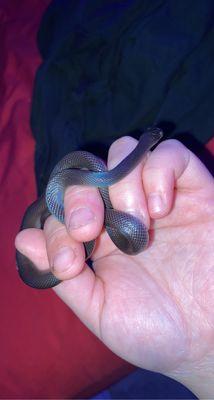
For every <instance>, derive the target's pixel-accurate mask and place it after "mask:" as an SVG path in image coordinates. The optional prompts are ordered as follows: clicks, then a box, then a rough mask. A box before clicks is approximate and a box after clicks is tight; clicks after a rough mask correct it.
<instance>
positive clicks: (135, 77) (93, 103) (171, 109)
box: [31, 0, 214, 193]
mask: <svg viewBox="0 0 214 400" xmlns="http://www.w3.org/2000/svg"><path fill="white" fill-rule="evenodd" d="M213 21H214V1H213V0H204V1H201V0H195V1H194V2H192V0H180V1H174V0H152V1H151V0H144V1H142V0H133V1H131V0H126V1H123V0H121V1H119V0H117V1H116V0H88V1H87V0H78V1H76V0H54V1H53V2H52V3H51V5H50V6H49V8H48V9H47V12H46V13H45V15H44V18H43V21H42V24H41V27H40V30H39V34H38V45H39V49H40V52H41V55H42V58H43V62H42V64H41V66H40V68H39V70H38V73H37V76H36V82H35V87H34V95H33V107H32V118H31V122H32V130H33V134H34V137H35V139H36V176H37V185H38V187H39V192H40V193H41V191H42V190H43V189H44V185H45V184H46V181H47V178H48V176H49V174H50V171H51V169H52V168H53V166H54V165H55V164H56V162H57V161H58V160H59V159H60V158H61V157H62V156H63V155H65V154H66V153H68V152H70V151H73V150H76V149H79V148H80V147H81V148H83V147H85V148H87V149H89V150H94V149H95V151H96V153H98V152H99V149H101V148H103V147H102V146H103V145H104V144H106V145H108V144H110V143H111V142H112V140H113V139H115V138H117V137H119V136H121V135H124V134H127V133H129V132H132V130H136V129H138V128H141V127H147V126H148V125H152V124H159V125H161V126H163V127H164V128H165V131H166V133H167V136H168V137H169V136H175V135H178V134H179V135H180V134H185V135H186V134H191V135H193V136H194V137H195V138H197V140H199V141H200V143H205V142H206V141H207V140H208V139H209V138H211V136H212V135H213V127H214V113H213V104H214V74H213V71H214V49H213V43H214V26H213Z"/></svg>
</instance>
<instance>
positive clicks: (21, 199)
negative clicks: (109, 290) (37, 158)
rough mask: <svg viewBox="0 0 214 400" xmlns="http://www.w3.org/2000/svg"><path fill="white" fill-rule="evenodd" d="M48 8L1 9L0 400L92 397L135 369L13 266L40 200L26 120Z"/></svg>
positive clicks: (20, 4)
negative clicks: (24, 222)
mask: <svg viewBox="0 0 214 400" xmlns="http://www.w3.org/2000/svg"><path fill="white" fill-rule="evenodd" d="M49 1H50V0H31V1H29V0H22V1H20V0H14V1H12V2H11V1H8V0H1V2H0V20H1V24H0V27H1V28H0V29H1V58H0V72H1V90H0V109H1V118H0V165H1V168H0V183H1V186H0V187H1V190H0V221H1V225H0V230H1V232H0V238H1V240H0V254H1V307H0V320H1V327H0V346H1V351H0V355H1V361H0V398H16V399H18V398H21V399H24V398H26V399H29V398H77V397H85V396H91V395H93V394H94V393H96V392H97V391H100V390H102V389H103V388H104V387H106V386H108V385H109V384H110V383H112V382H113V381H115V380H116V379H118V378H119V377H121V376H122V375H124V374H125V373H127V372H128V371H129V370H130V369H131V367H130V366H129V365H128V364H126V363H125V362H124V361H122V360H120V359H119V358H118V357H116V356H115V355H113V354H112V353H111V352H110V351H109V350H108V349H107V348H106V347H105V346H104V345H102V343H101V342H100V341H99V340H98V339H96V337H95V336H93V335H92V334H91V333H90V332H89V331H88V330H87V328H85V327H84V326H83V324H82V323H81V322H80V321H79V320H78V319H77V318H76V317H75V315H74V314H73V313H72V312H71V311H70V310H69V309H68V308H67V306H65V305H64V304H63V303H62V302H61V301H60V300H59V299H58V298H57V297H56V295H55V294H54V293H53V292H52V290H48V291H37V290H33V289H30V288H28V287H27V286H25V285H24V284H23V283H22V281H21V280H20V279H19V277H18V274H17V271H16V267H15V257H14V256H15V249H14V238H15V235H16V233H17V231H18V230H19V226H20V222H21V218H22V215H23V212H24V210H25V208H26V207H27V205H29V204H30V203H31V202H32V201H33V200H34V199H35V197H36V190H35V179H34V169H33V153H34V141H33V138H32V135H31V130H30V124H29V116H30V108H31V97H32V88H33V80H34V76H35V72H36V69H37V67H38V65H39V63H40V58H39V54H38V50H37V46H36V33H37V30H38V26H39V23H40V20H41V16H42V14H43V13H44V10H45V8H46V7H47V5H48V3H49Z"/></svg>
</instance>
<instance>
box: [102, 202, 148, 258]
mask: <svg viewBox="0 0 214 400" xmlns="http://www.w3.org/2000/svg"><path fill="white" fill-rule="evenodd" d="M105 226H106V230H107V232H108V234H109V236H110V238H111V240H112V241H113V243H114V244H115V246H116V247H118V248H119V249H120V250H121V251H122V252H123V253H126V254H130V255H135V254H138V253H140V252H141V251H143V250H144V249H145V248H146V247H147V246H148V242H149V234H148V230H147V228H146V226H145V225H144V224H142V222H141V221H140V220H139V219H138V218H136V217H134V216H133V215H130V214H127V213H124V212H121V211H117V210H114V209H107V210H106V216H105Z"/></svg>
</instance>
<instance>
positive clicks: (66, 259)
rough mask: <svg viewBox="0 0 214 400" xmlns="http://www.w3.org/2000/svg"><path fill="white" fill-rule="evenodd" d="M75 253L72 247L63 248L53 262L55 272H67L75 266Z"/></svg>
mask: <svg viewBox="0 0 214 400" xmlns="http://www.w3.org/2000/svg"><path fill="white" fill-rule="evenodd" d="M74 257H75V255H74V252H73V250H72V249H71V248H70V247H62V248H61V249H60V250H59V251H58V253H57V254H56V255H55V257H54V260H53V267H52V268H53V270H55V271H57V272H64V271H67V270H68V269H69V268H70V267H71V266H72V264H73V261H74Z"/></svg>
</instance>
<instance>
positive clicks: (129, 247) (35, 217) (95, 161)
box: [16, 126, 163, 289]
mask: <svg viewBox="0 0 214 400" xmlns="http://www.w3.org/2000/svg"><path fill="white" fill-rule="evenodd" d="M140 133H141V135H140V138H139V141H138V144H137V145H136V147H135V148H134V150H133V151H132V152H131V153H130V154H129V155H128V156H127V157H126V158H124V159H123V160H122V161H121V162H120V163H119V164H118V165H117V166H116V167H114V168H113V169H111V170H108V169H107V166H106V164H105V162H104V161H103V160H102V159H100V158H98V157H97V156H95V155H94V154H92V153H90V152H87V151H81V150H77V151H73V152H71V153H69V154H67V155H66V156H64V157H63V158H62V159H61V160H60V161H59V162H58V163H57V164H56V166H55V167H54V169H53V171H52V172H51V174H50V177H49V180H48V183H47V186H46V189H45V191H44V193H43V194H42V195H41V196H40V197H39V198H38V199H37V200H36V201H34V202H33V203H32V204H31V205H30V206H29V207H28V208H27V210H26V212H25V214H24V216H23V219H22V223H21V227H20V231H21V230H24V229H28V228H38V229H43V227H44V223H45V221H46V219H47V218H48V217H49V216H50V215H53V216H54V217H55V218H57V220H58V221H60V222H61V223H62V224H64V222H65V221H64V218H65V217H64V195H65V190H66V188H67V187H68V186H71V185H85V186H92V187H97V188H98V190H99V193H100V195H101V197H102V200H103V202H104V227H105V229H106V231H107V233H108V235H109V236H110V238H111V240H112V241H113V243H114V244H115V246H116V247H117V248H118V249H119V250H121V251H122V252H123V253H125V254H128V255H133V256H134V255H136V254H139V253H140V252H142V251H143V250H144V249H146V248H147V246H148V243H149V232H148V229H147V227H146V226H145V225H144V224H143V223H142V222H141V221H140V219H139V218H137V217H136V216H134V215H132V214H128V213H126V212H122V211H120V210H116V209H114V208H113V206H112V203H111V200H110V196H109V186H111V185H113V184H115V183H117V182H119V181H120V180H122V179H123V178H124V177H125V176H127V175H128V174H130V172H131V171H133V169H134V168H135V167H136V166H137V165H138V164H139V163H140V161H141V160H142V159H143V157H145V155H146V154H147V153H148V152H149V150H151V148H152V147H153V146H154V145H155V144H157V143H158V142H159V141H160V139H161V138H162V136H163V132H162V130H161V129H160V128H158V127H156V126H154V127H149V128H147V129H146V130H145V131H144V132H142V131H140ZM84 247H85V253H86V254H85V255H86V260H88V259H90V257H91V255H92V253H93V251H94V249H95V247H96V240H91V241H89V242H85V243H84ZM16 266H17V270H18V273H19V275H20V277H21V279H22V280H23V282H24V283H25V284H26V285H28V286H30V287H32V288H36V289H48V288H52V287H54V286H56V285H58V284H59V283H60V282H61V280H60V279H58V278H57V277H55V275H54V274H53V273H52V272H51V269H50V268H49V269H47V270H40V269H39V268H37V266H36V265H35V264H34V263H33V262H32V261H31V260H30V259H29V258H28V257H27V256H25V255H24V254H22V253H21V252H20V251H18V250H16Z"/></svg>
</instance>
